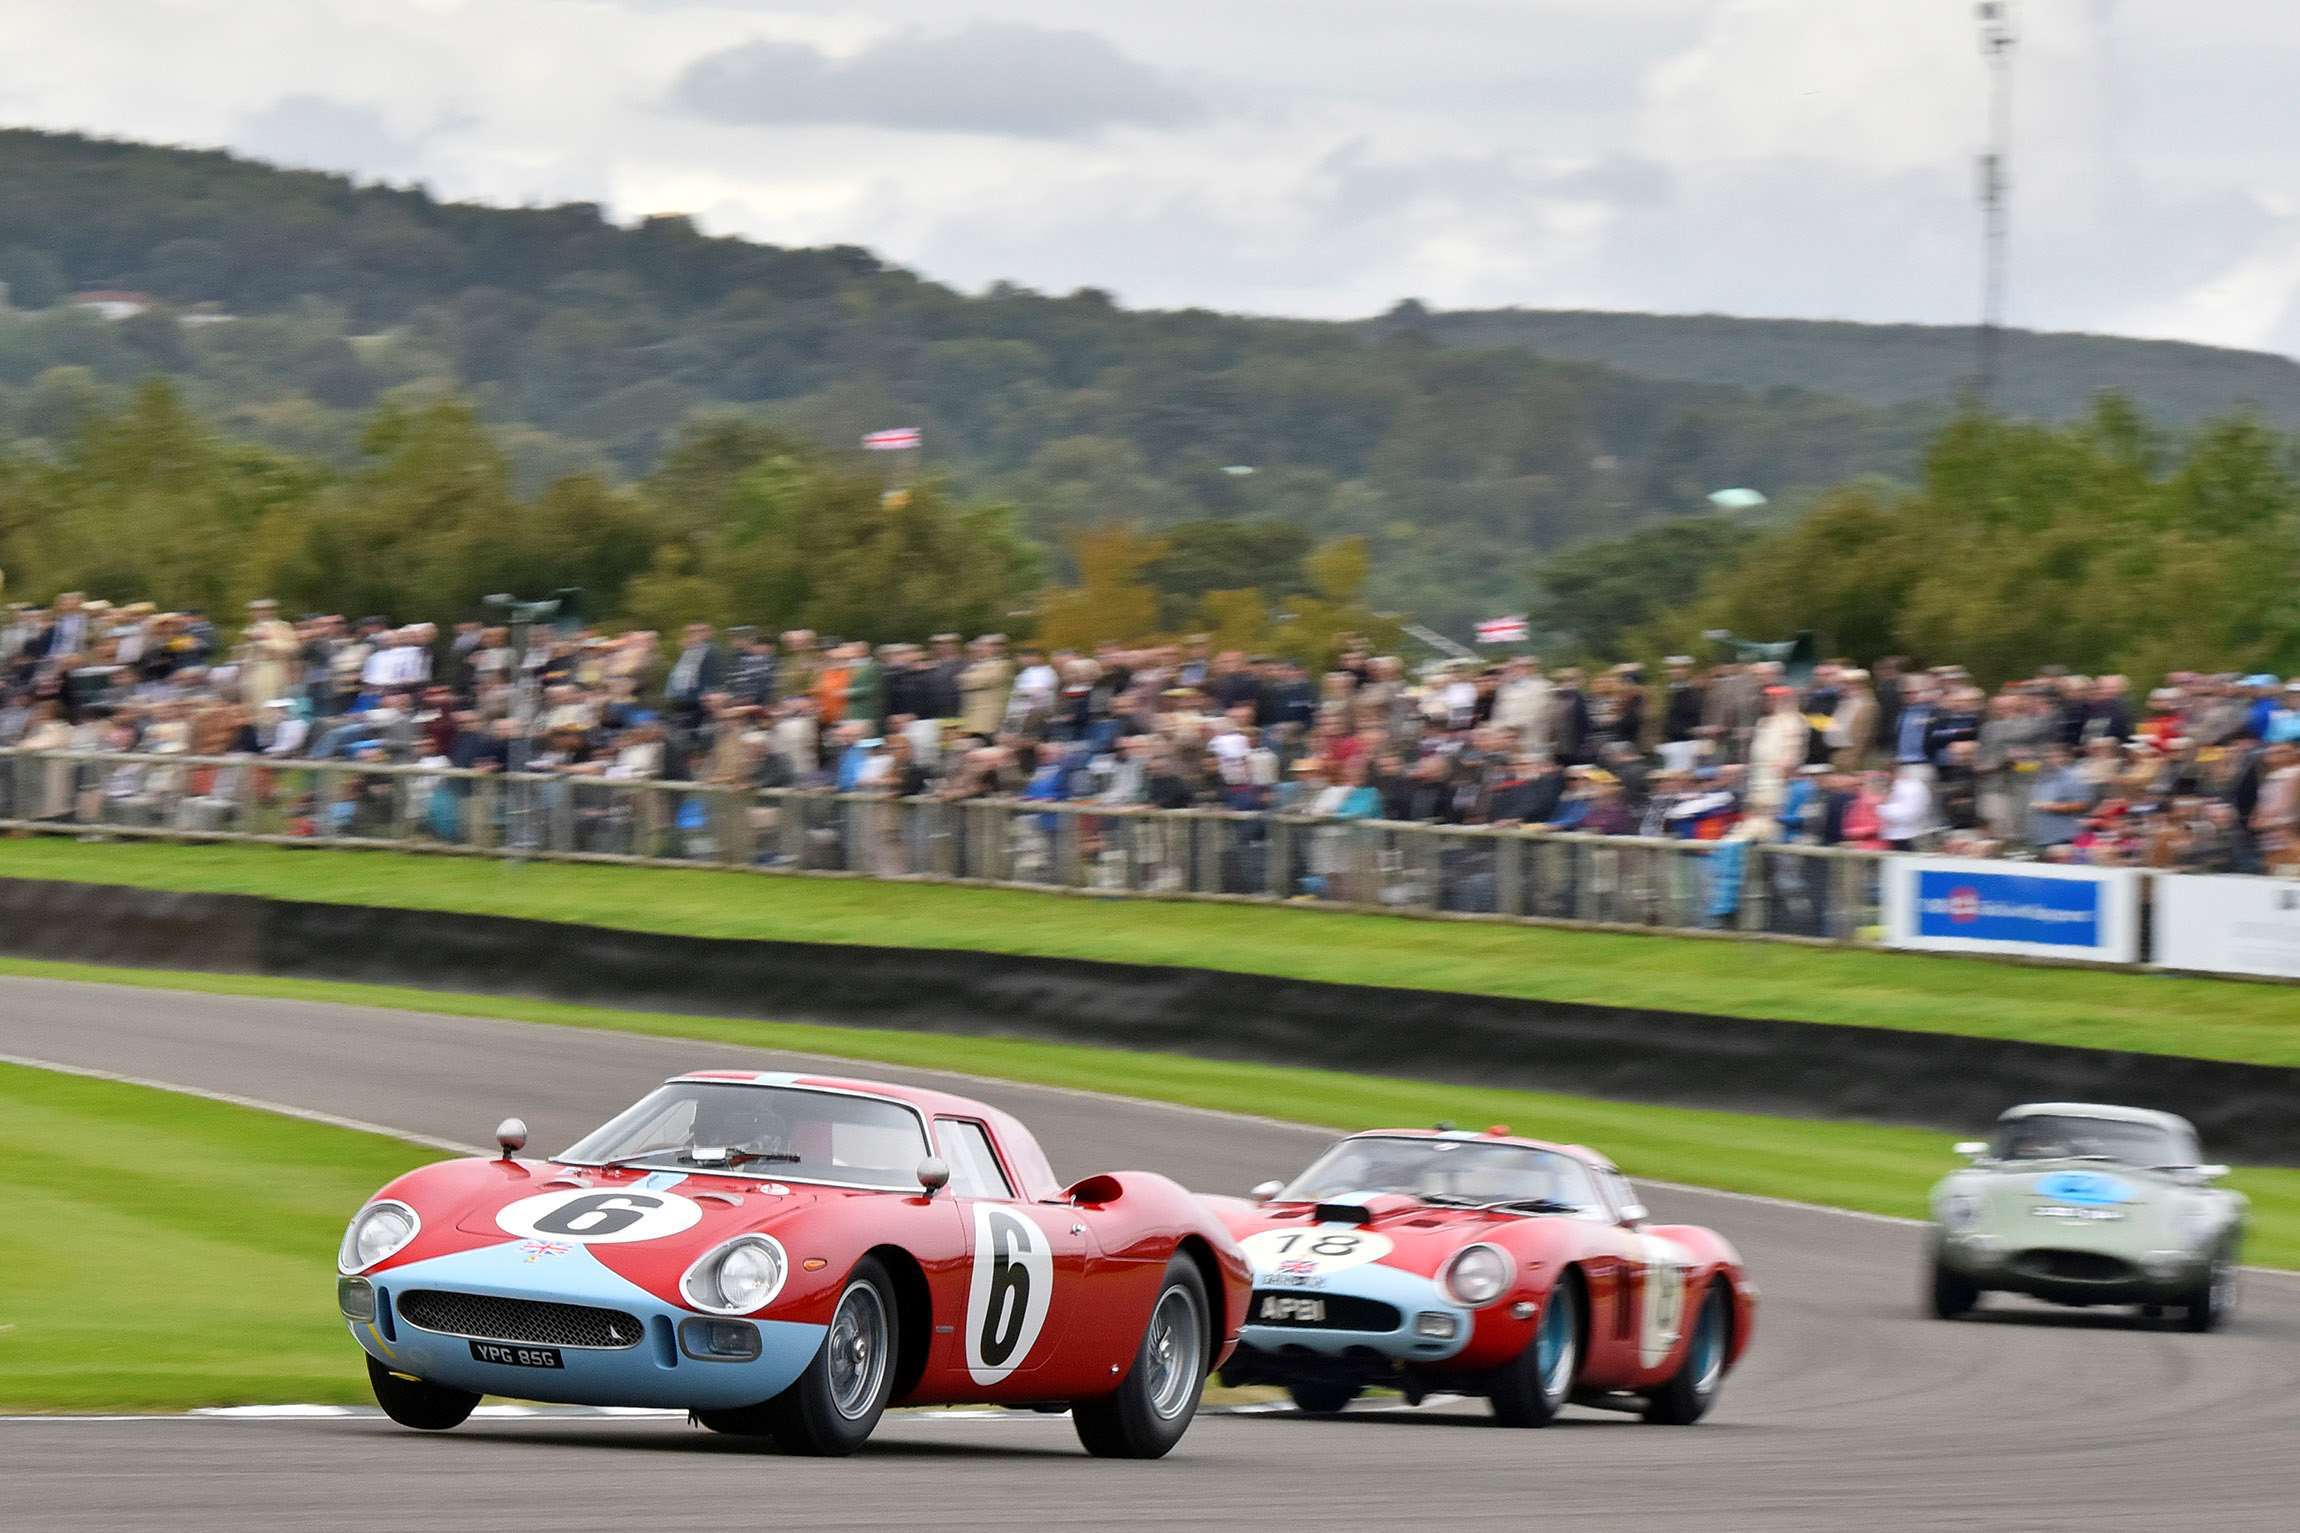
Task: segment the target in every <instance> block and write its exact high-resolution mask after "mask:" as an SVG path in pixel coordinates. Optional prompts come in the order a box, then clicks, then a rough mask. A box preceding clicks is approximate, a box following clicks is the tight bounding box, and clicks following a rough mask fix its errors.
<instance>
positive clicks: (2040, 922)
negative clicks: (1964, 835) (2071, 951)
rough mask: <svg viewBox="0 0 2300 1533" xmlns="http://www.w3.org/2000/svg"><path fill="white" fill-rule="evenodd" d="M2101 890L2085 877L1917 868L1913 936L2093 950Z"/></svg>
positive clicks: (2101, 886) (2096, 933) (2095, 944)
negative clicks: (1915, 915) (2031, 943)
mask: <svg viewBox="0 0 2300 1533" xmlns="http://www.w3.org/2000/svg"><path fill="white" fill-rule="evenodd" d="M2103 887H2104V886H2103V885H2102V884H2100V883H2097V882H2095V881H2093V880H2092V879H2089V878H2038V877H2034V876H2031V875H2026V874H2021V873H1982V872H1973V871H1965V870H1953V869H1933V868H1925V869H1921V870H1919V872H1918V873H1917V930H1916V935H1918V936H1920V937H1963V938H1966V939H1969V940H1972V941H1976V942H2035V943H2041V944H2044V945H2045V946H2048V947H2070V948H2096V947H2098V946H2100V940H2101V938H2100V920H2101V892H2102V889H2103Z"/></svg>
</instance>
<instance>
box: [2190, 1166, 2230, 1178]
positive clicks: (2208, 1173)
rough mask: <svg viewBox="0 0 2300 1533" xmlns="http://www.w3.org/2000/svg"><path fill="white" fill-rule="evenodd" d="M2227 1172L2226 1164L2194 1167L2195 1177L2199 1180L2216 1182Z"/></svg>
mask: <svg viewBox="0 0 2300 1533" xmlns="http://www.w3.org/2000/svg"><path fill="white" fill-rule="evenodd" d="M2227 1174H2228V1168H2227V1167H2226V1166H2198V1167H2197V1168H2196V1179H2197V1180H2198V1181H2200V1182H2217V1181H2219V1180H2220V1179H2221V1178H2222V1177H2224V1176H2226V1175H2227Z"/></svg>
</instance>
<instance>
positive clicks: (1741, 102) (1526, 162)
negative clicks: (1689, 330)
mask: <svg viewBox="0 0 2300 1533" xmlns="http://www.w3.org/2000/svg"><path fill="white" fill-rule="evenodd" d="M7 9H8V12H9V17H10V26H9V29H8V30H9V46H8V48H7V49H6V50H5V53H4V54H0V122H8V123H16V124H31V125H38V126H44V127H57V128H78V129H86V130H92V131H97V132H103V133H109V134H117V135H123V136H128V137H134V138H143V139H156V140H162V141H168V142H180V143H196V144H203V145H214V144H220V145H225V146H229V147H231V148H234V149H238V150H242V151H244V152H247V153H250V154H255V155H258V156H261V157H265V158H269V159H274V160H281V161H289V162H293V163H298V164H306V165H314V166H321V167H326V168H329V169H338V170H347V171H353V172H356V173H359V174H361V175H363V176H368V177H380V178H386V179H389V180H392V181H415V180H420V181H423V182H425V183H427V184H429V185H430V186H432V187H433V188H434V189H436V190H437V191H439V192H440V193H442V194H444V195H448V196H454V197H467V198H478V199H482V200H487V201H494V202H502V203H521V202H541V201H564V200H588V201H597V202H601V203H604V204H606V205H608V206H609V207H611V208H612V209H614V210H615V212H616V213H617V214H618V215H622V216H636V215H638V214H642V213H653V212H669V211H679V212H687V213H691V214H693V215H695V216H696V217H697V218H698V219H699V220H700V221H701V222H702V223H703V225H704V226H705V227H707V228H709V229H711V230H713V231H715V232H727V233H740V234H745V235H750V236H754V237H756V238H760V239H765V240H773V241H777V242H781V243H788V244H822V243H834V242H837V243H853V244H864V245H869V246H871V247H873V248H874V249H877V250H879V251H880V252H882V253H883V254H885V255H887V256H889V257H890V258H892V259H894V260H897V261H900V262H902V263H905V264H908V265H911V266H915V267H917V268H918V269H920V270H922V271H924V272H926V273H927V274H929V275H931V276H934V277H937V278H940V279H942V280H945V281H948V282H952V283H955V284H958V285H960V286H962V287H966V288H970V289H971V288H978V287H980V286H982V285H984V284H986V283H988V282H991V281H993V280H996V279H999V278H1007V279H1011V280H1014V281H1018V282H1022V283H1025V284H1027V285H1029V286H1033V287H1038V288H1043V289H1046V290H1049V291H1067V290H1069V289H1070V288H1073V287H1078V286H1084V285H1092V286H1097V287H1104V288H1108V289H1110V290H1112V291H1114V292H1116V293H1117V294H1118V295H1119V296H1120V297H1121V299H1122V300H1124V301H1125V302H1127V303H1129V304H1136V305H1160V306H1166V305H1188V304H1198V305H1205V306H1209V307H1215V308H1223V309H1237V310H1250V311H1257V312H1266V313H1287V314H1305V315H1357V314H1366V313H1372V312H1377V311H1379V310H1381V309H1383V308H1386V307H1387V306H1388V305H1389V304H1391V303H1392V302H1394V301H1396V300H1397V299H1399V298H1401V297H1404V296H1407V295H1413V296H1417V297H1420V298H1422V299H1424V300H1426V301H1428V302H1430V303H1433V304H1437V305H1442V306H1446V307H1469V306H1491V305H1504V304H1523V305H1527V306H1539V307H1589V308H1620V309H1662V310H1680V311H1719V312H1728V313H1739V314H1778V315H1800V316H1811V317H1848V318H1856V319H1866V320H1917V321H1964V320H1967V319H1969V318H1970V317H1971V315H1972V313H1973V310H1974V307H1975V304H1976V302H1977V299H1976V294H1977V290H1978V285H1979V270H1978V267H1979V258H1978V253H1977V246H1978V241H1977V227H1978V226H1977V214H1976V212H1975V210H1974V206H1973V186H1974V169H1973V158H1974V155H1975V153H1976V152H1977V151H1978V149H1979V148H1980V144H1981V137H1982V127H1981V124H1982V122H1983V112H1984V104H1985V71H1984V68H1983V65H1982V62H1981V58H1980V53H1979V49H1978V46H1977V42H1976V32H1975V24H1974V20H1973V7H1972V5H1971V4H1970V3H1969V0H1098V3H1093V4H1088V3H1081V0H8V5H7ZM2015 11H2016V15H2017V18H2018V24H2019V30H2020V33H2021V47H2020V50H2019V55H2018V61H2017V65H2016V69H2017V89H2016V96H2017V107H2016V120H2017V126H2016V138H2017V145H2016V157H2015V170H2014V174H2015V178H2016V187H2015V208H2014V258H2013V309H2012V314H2013V318H2014V320H2015V321H2016V322H2018V323H2021V324H2025V325H2031V326H2035V327H2039V328H2048V329H2085V330H2102V331H2111V332H2117V333H2123V334H2133V335H2150V336H2175V337H2182V338H2187V339H2193V340H2200V341H2210V342H2216V343H2220V344H2227V345H2240V346H2260V347H2267V348H2271V349H2276V350H2282V351H2288V352H2300V303H2296V301H2295V296H2296V294H2300V112H2295V111H2294V110H2293V109H2292V107H2291V105H2290V102H2291V93H2292V82H2293V81H2294V80H2295V79H2296V78H2300V4H2295V3H2294V0H2209V3H2207V4H2199V3H2197V0H2019V3H2017V4H2016V6H2015Z"/></svg>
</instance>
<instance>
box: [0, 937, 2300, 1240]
mask: <svg viewBox="0 0 2300 1533" xmlns="http://www.w3.org/2000/svg"><path fill="white" fill-rule="evenodd" d="M0 974H16V975H25V976H30V977H37V978H50V979H63V980H75V981H91V982H97V983H108V984H130V985H141V986H147V987H152V988H159V989H175V990H195V991H201V992H206V993H211V994H224V995H253V996H267V997H274V998H279V999H287V1000H298V1001H316V1002H332V1003H338V1004H346V1005H360V1006H382V1007H391V1008H397V1009H402V1010H411V1011H427V1012H432V1013H435V1014H444V1015H449V1016H470V1017H495V1018H504V1019H508V1020H513V1021H523V1022H546V1023H556V1024H558V1025H561V1026H566V1027H585V1028H599V1029H605V1030H609V1031H615V1032H626V1033H642V1034H647V1035H650V1036H654V1037H662V1038H693V1039H698V1040H703V1041H708V1042H714V1043H732V1044H740V1045H746V1046H749V1047H753V1048H765V1049H790V1050H795V1051H801V1052H806V1053H814V1054H827V1055H833V1056H836V1057H839V1058H843V1059H851V1060H857V1061H862V1062H876V1063H881V1064H891V1065H904V1066H910V1067H913V1068H917V1069H929V1070H951V1069H956V1070H963V1071H965V1072H967V1073H969V1074H973V1075H980V1076H988V1077H992V1078H996V1079H1000V1080H1012V1081H1023V1082H1030V1083H1035V1084H1041V1085H1050V1086H1068V1087H1074V1088H1078V1089H1083V1090H1090V1091H1103V1092H1110V1093H1114V1094H1117V1095H1122V1096H1128V1097H1137V1098H1141V1099H1143V1100H1147V1101H1156V1102H1173V1103H1177V1104H1180V1105H1182V1106H1187V1107H1204V1108H1211V1109H1213V1110H1215V1111H1219V1112H1236V1113H1249V1114H1255V1115H1259V1116H1264V1117H1274V1118H1283V1119H1287V1120H1290V1121H1293V1122H1298V1123H1309V1124H1317V1125H1321V1126H1324V1127H1328V1128H1333V1129H1338V1130H1352V1129H1360V1128H1370V1127H1377V1126H1381V1125H1386V1124H1398V1123H1429V1122H1435V1121H1437V1120H1439V1119H1441V1118H1442V1119H1452V1120H1453V1121H1455V1122H1461V1123H1477V1124H1484V1123H1496V1122H1498V1123H1508V1124H1511V1125H1513V1126H1514V1127H1516V1128H1518V1129H1519V1130H1521V1131H1523V1132H1525V1133H1530V1134H1537V1135H1540V1136H1543V1137H1545V1138H1550V1139H1556V1140H1565V1141H1573V1142H1579V1143H1586V1144H1591V1145H1595V1146H1597V1147H1599V1148H1601V1149H1603V1150H1604V1151H1606V1153H1608V1154H1610V1155H1612V1156H1613V1157H1614V1158H1615V1159H1616V1160H1617V1161H1618V1162H1619V1163H1620V1164H1621V1166H1622V1168H1623V1169H1624V1170H1626V1171H1627V1172H1628V1173H1629V1174H1630V1175H1631V1176H1633V1177H1644V1178H1650V1179H1653V1180H1658V1181H1670V1182H1683V1183H1688V1184H1690V1185H1693V1186H1699V1187H1715V1188H1719V1189H1722V1190H1724V1191H1728V1192H1747V1193H1756V1194H1760V1195H1762V1196H1768V1197H1780V1198H1793V1199H1796V1200H1798V1201H1801V1202H1809V1203H1822V1204H1827V1205H1830V1206H1832V1207H1837V1208H1850V1209H1858V1210H1862V1211H1865V1212H1870V1213H1880V1214H1895V1215H1900V1216H1903V1217H1910V1218H1915V1217H1921V1216H1922V1215H1923V1214H1924V1212H1925V1194H1926V1191H1927V1189H1929V1188H1930V1187H1931V1185H1932V1183H1933V1182H1934V1181H1935V1180H1936V1179H1938V1178H1939V1177H1940V1176H1941V1175H1942V1174H1943V1173H1944V1172H1946V1171H1948V1170H1949V1169H1951V1168H1952V1167H1953V1166H1954V1164H1955V1161H1954V1159H1953V1157H1952V1156H1951V1155H1950V1154H1949V1151H1948V1145H1947V1143H1946V1142H1945V1141H1946V1139H1947V1138H1948V1137H1949V1136H1946V1135H1943V1134H1941V1133H1937V1132H1934V1131H1932V1130H1928V1129H1910V1128H1894V1127H1886V1126H1882V1125H1877V1124H1863V1123H1834V1122H1824V1121H1818V1120H1812V1119H1802V1118H1777V1117H1766V1116H1762V1115H1758V1114H1753V1113H1731V1112H1711V1111H1703V1110H1697V1109H1690V1108H1673V1107H1648V1106H1641V1105H1638V1104H1634V1103H1625V1102H1608V1101H1599V1100H1595V1099H1592V1098H1587V1097H1572V1096H1560V1095H1554V1094H1550V1093H1545V1092H1533V1091H1518V1090H1506V1089H1499V1088H1487V1087H1472V1086H1449V1085H1441V1084H1433V1083H1430V1082H1423V1081H1406V1080H1393V1079H1388V1078H1384V1077H1378V1076H1361V1075H1349V1074H1344V1073H1341V1072H1338V1071H1328V1070H1302V1069H1291V1068H1285V1067H1281V1066H1276V1065H1254V1064H1237V1063H1231V1062H1228V1061H1215V1060H1201V1059H1190V1058H1185V1057H1182V1056H1178V1055H1171V1054H1143V1053H1133V1052H1130V1051H1126V1050H1120V1049H1104V1048H1087V1047H1081V1046H1077V1045H1070V1044H1053V1043H1041V1042H1036V1041H1032V1040H1026V1039H1011V1038H963V1039H953V1038H951V1037H949V1036H947V1035H945V1034H939V1033H913V1032H899V1031H880V1030H877V1029H863V1028H838V1027H822V1026H817V1025H814V1024H809V1023H775V1022H756V1021H749V1020H744V1019H734V1018H711V1017H687V1016H669V1015H664V1014H660V1013H654V1012H639V1011H618V1010H612V1009H608V1008H604V1007H593V1006H569V1005H563V1004H559V1003H556V1002H549V1001H530V1000H522V999H516V998H510V997H496V996H477V995H460V994H451V993H446V992H441V991H432V990H411V989H402V988H397V987H391V986H381V985H347V984H336V983H331V982H324V981H314V980H285V979H268V978H253V977H242V976H238V975H212V974H187V973H169V972H163V971H154V970H139V969H110V968H99V967H95V966H91V965H83V964H51V963H32V962H25V961H21V960H0ZM1974 1126H1975V1127H1976V1128H1978V1127H1980V1125H1977V1124H1976V1125H1974ZM1292 1169H1295V1168H1292V1167H1282V1166H1271V1167H1267V1168H1263V1167H1251V1168H1246V1167H1242V1168H1240V1176H1239V1178H1238V1180H1239V1181H1240V1182H1241V1183H1244V1182H1249V1181H1253V1180H1256V1179H1258V1178H1259V1177H1260V1176H1263V1175H1271V1176H1276V1175H1282V1174H1284V1173H1285V1172H1287V1171H1290V1170H1292ZM2233 1185H2235V1186H2236V1187H2238V1188H2240V1189H2242V1190H2243V1191H2244V1192H2246V1193H2247V1194H2249V1195H2250V1197H2251V1198H2252V1203H2253V1216H2252V1236H2251V1242H2250V1244H2249V1246H2248V1247H2247V1250H2246V1259H2247V1260H2248V1261H2252V1262H2255V1263H2259V1264H2262V1265H2268V1266H2282V1267H2300V1169H2293V1168H2284V1167H2271V1168H2257V1167H2256V1168H2243V1169H2240V1170H2239V1171H2238V1172H2237V1173H2236V1176H2235V1178H2234V1180H2233ZM337 1217H338V1218H339V1219H340V1218H341V1217H343V1215H342V1213H341V1212H340V1211H339V1212H338V1215H337ZM330 1238H331V1239H332V1236H331V1237H330ZM5 1270H6V1269H5V1267H0V1273H4V1272H5Z"/></svg>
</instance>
